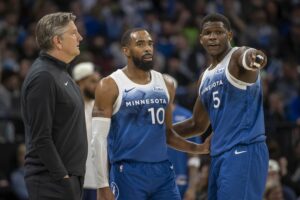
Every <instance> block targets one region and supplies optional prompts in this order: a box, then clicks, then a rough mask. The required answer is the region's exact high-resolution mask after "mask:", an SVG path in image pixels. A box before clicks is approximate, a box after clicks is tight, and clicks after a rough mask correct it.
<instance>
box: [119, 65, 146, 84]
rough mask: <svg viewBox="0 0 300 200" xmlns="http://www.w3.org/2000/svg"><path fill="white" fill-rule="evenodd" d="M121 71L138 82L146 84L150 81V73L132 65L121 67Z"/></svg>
mask: <svg viewBox="0 0 300 200" xmlns="http://www.w3.org/2000/svg"><path fill="white" fill-rule="evenodd" d="M123 72H124V73H125V74H126V76H127V77H128V78H129V79H130V80H131V81H133V82H135V83H138V84H147V83H149V82H150V81H151V73H150V70H149V71H144V70H141V69H138V68H136V67H133V66H126V67H124V68H123Z"/></svg>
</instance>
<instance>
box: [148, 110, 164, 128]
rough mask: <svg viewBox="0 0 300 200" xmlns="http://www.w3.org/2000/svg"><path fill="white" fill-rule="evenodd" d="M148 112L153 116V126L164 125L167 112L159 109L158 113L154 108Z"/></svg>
mask: <svg viewBox="0 0 300 200" xmlns="http://www.w3.org/2000/svg"><path fill="white" fill-rule="evenodd" d="M148 112H150V114H151V119H152V124H156V123H158V124H163V123H164V121H165V110H164V109H163V108H158V109H157V110H156V111H155V109H154V108H149V109H148Z"/></svg>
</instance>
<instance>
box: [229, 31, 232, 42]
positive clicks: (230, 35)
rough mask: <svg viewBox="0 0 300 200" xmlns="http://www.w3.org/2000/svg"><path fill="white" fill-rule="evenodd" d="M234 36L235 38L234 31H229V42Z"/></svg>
mask: <svg viewBox="0 0 300 200" xmlns="http://www.w3.org/2000/svg"><path fill="white" fill-rule="evenodd" d="M232 38H233V33H232V31H228V40H229V42H231V40H232Z"/></svg>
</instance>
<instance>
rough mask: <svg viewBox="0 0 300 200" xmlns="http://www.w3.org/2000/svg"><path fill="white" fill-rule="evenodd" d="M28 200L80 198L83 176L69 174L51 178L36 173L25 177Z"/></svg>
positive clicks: (77, 199) (78, 199) (71, 199)
mask: <svg viewBox="0 0 300 200" xmlns="http://www.w3.org/2000/svg"><path fill="white" fill-rule="evenodd" d="M25 182H26V186H27V189H28V194H29V199H30V200H50V199H51V200H54V199H55V200H81V199H82V194H83V192H82V190H83V189H82V188H83V177H79V176H70V178H67V179H60V180H53V179H52V178H51V177H50V176H46V175H38V176H37V175H36V176H31V177H27V178H25Z"/></svg>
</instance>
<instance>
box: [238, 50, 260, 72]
mask: <svg viewBox="0 0 300 200" xmlns="http://www.w3.org/2000/svg"><path fill="white" fill-rule="evenodd" d="M251 50H253V48H249V49H247V50H246V51H244V53H243V59H242V65H243V67H244V68H245V69H246V70H250V71H256V70H257V69H256V68H252V67H249V65H248V64H247V63H246V54H247V53H248V51H251Z"/></svg>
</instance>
